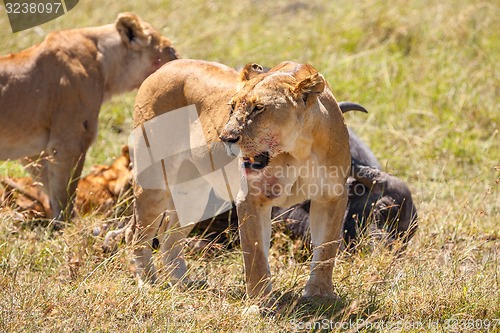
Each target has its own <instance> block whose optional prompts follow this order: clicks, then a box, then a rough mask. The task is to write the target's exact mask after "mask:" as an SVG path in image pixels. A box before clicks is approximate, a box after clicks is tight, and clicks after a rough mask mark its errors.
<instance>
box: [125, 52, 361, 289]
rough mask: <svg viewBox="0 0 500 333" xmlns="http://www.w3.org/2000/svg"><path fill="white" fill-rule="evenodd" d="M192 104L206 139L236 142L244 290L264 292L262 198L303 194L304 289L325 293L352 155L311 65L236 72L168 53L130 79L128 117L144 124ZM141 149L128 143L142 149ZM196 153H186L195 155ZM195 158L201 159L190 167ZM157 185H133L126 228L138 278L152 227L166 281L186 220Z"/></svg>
mask: <svg viewBox="0 0 500 333" xmlns="http://www.w3.org/2000/svg"><path fill="white" fill-rule="evenodd" d="M193 104H194V105H196V108H197V111H198V116H199V121H200V123H201V125H202V128H203V135H204V138H205V139H206V141H207V143H208V145H209V146H210V149H217V148H216V147H217V146H216V145H211V144H212V143H216V142H220V140H222V141H224V142H225V143H226V144H227V145H228V146H229V149H228V150H230V151H236V150H237V149H233V148H234V147H232V145H238V146H239V150H240V161H241V166H242V170H241V174H242V177H243V179H244V181H245V182H246V183H247V186H246V188H247V191H243V190H240V192H239V193H238V194H237V196H236V200H235V201H236V205H237V210H238V217H239V228H240V237H241V245H242V249H243V256H244V265H245V275H246V287H247V293H248V295H249V296H250V297H252V298H255V299H257V298H259V297H260V296H263V297H265V298H267V297H268V296H270V294H271V274H270V270H269V263H268V258H267V257H268V251H269V246H270V238H271V208H272V207H273V206H285V207H288V206H291V205H293V204H296V203H299V202H302V201H303V200H305V199H307V198H310V199H311V236H312V237H311V238H312V245H313V248H314V256H313V259H312V264H311V275H310V279H309V282H308V283H307V285H306V287H305V293H304V295H305V296H315V295H319V296H332V295H333V286H332V269H333V258H334V256H335V253H336V251H337V248H338V246H339V241H340V238H341V227H342V220H343V215H344V212H345V209H346V202H347V193H346V188H345V183H346V179H347V177H348V174H349V171H350V163H351V160H350V153H349V134H348V131H347V128H346V125H345V123H344V119H343V116H342V113H341V110H340V109H339V106H338V104H337V102H336V100H335V98H334V97H333V95H332V93H331V91H330V89H329V88H328V85H327V83H326V81H325V80H324V78H323V76H322V75H321V74H319V73H318V72H317V71H316V70H315V69H314V68H313V67H312V66H310V65H303V64H297V63H294V62H284V63H281V64H279V65H278V66H276V67H274V68H272V69H271V70H270V71H269V72H267V73H264V72H263V71H262V67H261V66H259V65H257V64H249V65H247V66H245V68H243V70H242V71H241V72H237V71H235V70H234V69H232V68H229V67H227V66H224V65H221V64H216V63H211V62H205V61H197V60H177V61H175V62H171V63H169V64H166V65H165V66H163V67H162V68H161V69H160V70H159V71H157V72H156V73H154V74H153V75H151V76H150V77H149V78H148V79H146V80H145V82H144V83H143V85H142V86H141V88H140V89H139V92H138V95H137V98H136V106H135V111H134V123H135V125H134V126H135V127H136V128H139V129H141V128H142V132H144V131H148V129H147V128H146V127H147V126H146V127H145V124H146V122H148V121H149V120H151V119H153V118H155V117H157V116H160V115H163V114H165V113H167V112H169V111H173V110H176V109H179V108H181V107H185V106H188V105H193ZM228 104H229V106H228ZM152 144H153V143H152V142H149V145H152ZM161 144H164V145H168V144H169V143H168V142H164V143H161ZM144 147H145V146H144ZM212 147H215V148H212ZM144 153H145V152H144V151H142V152H141V151H135V152H134V154H135V155H136V156H140V155H142V156H147V153H146V155H144ZM202 158H203V156H201V155H200V154H197V153H196V154H194V153H193V160H194V161H196V160H197V159H199V160H200V161H201V159H202ZM202 165H207V163H199V164H196V167H197V168H198V169H201V168H203V166H202ZM208 165H210V163H208ZM212 165H213V163H212ZM200 173H201V174H207V171H206V170H200ZM228 178H230V177H229V175H228ZM233 178H236V179H229V181H236V182H239V181H240V179H239V175H236V176H234V175H233ZM158 179H159V180H160V182H161V181H167V180H166V179H163V178H161V177H160V178H158ZM163 185H164V186H163V188H157V189H152V188H147V187H145V186H144V187H141V186H140V184H136V186H135V193H136V208H135V222H134V223H132V224H131V226H132V227H133V228H135V237H134V238H135V245H136V246H135V248H134V258H135V265H136V275H137V278H138V280H139V284H140V285H142V284H143V283H145V282H148V281H149V282H155V281H156V280H157V275H158V274H157V272H156V270H155V267H154V265H153V261H152V241H153V238H154V237H155V235H156V236H158V237H159V238H160V243H161V249H162V252H163V255H162V259H163V260H164V264H165V265H164V266H165V271H164V272H162V275H167V276H168V277H169V278H170V279H171V280H174V281H177V280H183V279H185V276H184V275H185V273H186V264H185V262H184V259H183V258H182V246H183V244H182V242H181V240H182V239H183V238H184V237H185V236H186V235H187V234H188V233H189V231H190V230H191V228H192V225H189V224H187V223H186V222H189V221H179V217H178V214H177V211H176V207H175V205H174V200H173V199H172V193H171V191H170V189H169V186H168V184H163ZM192 200H193V201H196V200H197V198H196V197H194V198H193V199H192Z"/></svg>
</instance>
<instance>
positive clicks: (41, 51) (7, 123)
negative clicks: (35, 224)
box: [0, 13, 177, 219]
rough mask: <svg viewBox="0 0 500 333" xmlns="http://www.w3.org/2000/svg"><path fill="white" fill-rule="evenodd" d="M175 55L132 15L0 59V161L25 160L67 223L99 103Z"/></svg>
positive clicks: (56, 36) (59, 35) (57, 36)
mask: <svg viewBox="0 0 500 333" xmlns="http://www.w3.org/2000/svg"><path fill="white" fill-rule="evenodd" d="M176 58H177V56H176V54H175V50H174V49H173V48H172V46H171V43H170V41H169V40H168V39H167V38H165V37H163V36H161V35H160V33H159V32H158V31H157V30H155V29H154V28H153V27H152V26H151V25H149V24H148V23H147V22H144V21H142V20H141V19H140V18H138V17H137V16H136V15H134V14H131V13H123V14H119V15H118V18H117V20H116V22H115V23H114V24H109V25H104V26H100V27H91V28H83V29H75V30H66V31H58V32H54V33H51V34H49V35H48V36H47V38H46V39H45V40H44V41H43V42H42V43H40V44H38V45H35V46H33V47H31V48H29V49H26V50H24V51H21V52H19V53H17V54H10V55H7V56H4V57H0V119H1V123H0V160H6V159H23V158H25V157H28V159H26V160H24V162H25V163H26V164H28V169H29V171H31V172H32V173H33V174H34V176H35V178H36V179H37V180H39V181H40V182H41V183H42V184H43V186H44V190H45V192H47V193H48V194H49V196H50V206H51V210H52V213H51V216H50V217H55V218H61V219H62V218H68V217H69V216H68V215H67V214H64V211H66V212H70V211H71V204H69V205H67V203H68V202H71V201H70V200H68V199H70V198H72V197H73V195H74V191H75V187H76V179H77V178H78V177H79V175H80V173H81V169H82V166H83V163H84V159H85V153H86V151H87V149H88V148H89V146H90V145H91V143H92V142H93V140H94V139H95V137H96V133H97V118H98V113H99V108H100V106H101V104H102V103H103V101H105V100H106V99H108V98H110V97H111V96H112V95H114V94H119V93H123V92H126V91H129V90H132V89H135V88H137V87H139V85H140V84H141V83H142V81H143V80H144V79H145V78H146V77H147V76H148V75H150V74H151V73H153V72H154V71H155V70H157V69H158V68H159V67H160V66H161V65H162V64H164V63H165V62H168V61H170V60H173V59H176ZM68 184H69V185H68ZM66 208H67V209H66Z"/></svg>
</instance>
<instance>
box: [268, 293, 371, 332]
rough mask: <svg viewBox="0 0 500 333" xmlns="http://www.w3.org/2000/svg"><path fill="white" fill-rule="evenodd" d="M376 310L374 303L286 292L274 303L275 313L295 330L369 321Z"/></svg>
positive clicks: (341, 326) (331, 327)
mask: <svg viewBox="0 0 500 333" xmlns="http://www.w3.org/2000/svg"><path fill="white" fill-rule="evenodd" d="M377 311H378V305H377V304H376V303H375V302H371V303H368V304H364V305H363V306H360V305H359V304H357V303H356V302H355V301H350V300H348V299H347V298H346V297H338V296H337V297H321V296H314V297H303V296H301V295H300V294H298V293H297V292H295V291H287V292H285V293H283V294H282V295H281V296H279V298H278V301H277V302H276V315H277V317H278V318H279V319H281V320H284V321H288V322H289V323H290V324H291V325H292V326H294V327H293V328H295V329H296V330H297V331H304V330H305V331H307V332H323V331H325V332H330V331H332V330H337V329H338V330H339V331H340V330H343V329H344V328H346V327H348V328H352V327H353V325H357V323H362V322H369V321H371V320H372V319H373V317H374V314H376V313H377Z"/></svg>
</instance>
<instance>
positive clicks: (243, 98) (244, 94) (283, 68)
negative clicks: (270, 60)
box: [220, 62, 325, 169]
mask: <svg viewBox="0 0 500 333" xmlns="http://www.w3.org/2000/svg"><path fill="white" fill-rule="evenodd" d="M241 81H242V82H241V83H242V87H241V89H240V90H239V91H238V92H237V93H236V94H235V95H234V96H233V98H232V100H231V102H230V108H231V111H230V113H231V116H230V118H229V121H228V122H227V124H226V126H225V127H224V129H223V130H222V133H221V135H220V139H221V140H222V141H225V142H230V143H236V142H238V144H239V147H240V149H241V152H242V156H243V160H244V165H245V168H252V169H262V168H264V167H266V166H267V165H268V163H269V161H270V159H272V158H273V157H274V156H276V155H277V154H279V153H282V152H291V151H293V149H294V147H295V144H296V140H297V138H298V137H299V135H300V132H301V130H302V128H303V126H304V125H305V123H306V122H307V118H308V117H307V113H308V112H311V111H310V110H309V109H310V108H311V107H313V106H314V104H315V103H316V102H317V96H318V95H319V94H320V93H321V92H322V91H323V89H324V87H325V80H324V78H323V76H322V75H321V74H319V73H318V72H317V71H316V70H315V69H314V68H313V67H312V66H310V65H308V64H305V65H301V64H297V63H293V62H284V63H281V64H279V65H278V66H276V67H274V68H272V69H271V70H270V71H269V72H267V73H264V72H263V71H262V67H261V66H259V65H257V64H248V65H246V66H245V67H244V68H243V70H242V72H241Z"/></svg>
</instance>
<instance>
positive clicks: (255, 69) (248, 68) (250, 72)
mask: <svg viewBox="0 0 500 333" xmlns="http://www.w3.org/2000/svg"><path fill="white" fill-rule="evenodd" d="M261 73H264V67H262V66H261V65H259V64H255V63H254V64H246V65H245V67H243V69H242V70H241V73H240V80H241V81H248V80H250V79H252V78H254V77H255V76H256V75H259V74H261Z"/></svg>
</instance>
